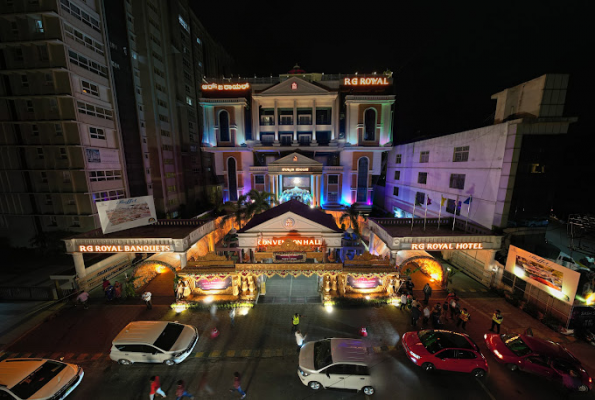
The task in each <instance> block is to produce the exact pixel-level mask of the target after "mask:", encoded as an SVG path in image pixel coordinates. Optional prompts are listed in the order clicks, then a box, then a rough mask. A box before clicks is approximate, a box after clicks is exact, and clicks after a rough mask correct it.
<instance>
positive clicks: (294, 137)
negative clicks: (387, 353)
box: [293, 100, 298, 143]
mask: <svg viewBox="0 0 595 400" xmlns="http://www.w3.org/2000/svg"><path fill="white" fill-rule="evenodd" d="M297 127H298V121H297V100H294V101H293V142H294V143H295V142H297Z"/></svg>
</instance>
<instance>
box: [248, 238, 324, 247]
mask: <svg viewBox="0 0 595 400" xmlns="http://www.w3.org/2000/svg"><path fill="white" fill-rule="evenodd" d="M285 240H287V239H258V242H257V245H258V246H281V245H282V244H283V243H284V242H285ZM291 240H292V241H293V242H294V243H295V244H297V245H300V246H322V239H311V238H303V239H291Z"/></svg>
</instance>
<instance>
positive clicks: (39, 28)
mask: <svg viewBox="0 0 595 400" xmlns="http://www.w3.org/2000/svg"><path fill="white" fill-rule="evenodd" d="M35 32H37V33H43V32H44V29H43V21H42V20H40V19H38V20H35Z"/></svg>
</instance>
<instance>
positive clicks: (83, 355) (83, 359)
mask: <svg viewBox="0 0 595 400" xmlns="http://www.w3.org/2000/svg"><path fill="white" fill-rule="evenodd" d="M87 357H89V354H88V353H83V354H79V356H78V357H77V358H76V360H77V361H85V359H86V358H87Z"/></svg>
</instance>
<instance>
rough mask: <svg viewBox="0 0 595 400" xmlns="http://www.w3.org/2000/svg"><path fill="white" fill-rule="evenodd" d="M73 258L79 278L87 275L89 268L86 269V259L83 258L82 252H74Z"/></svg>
mask: <svg viewBox="0 0 595 400" xmlns="http://www.w3.org/2000/svg"><path fill="white" fill-rule="evenodd" d="M72 259H73V260H74V269H75V270H76V275H77V276H78V277H79V278H84V277H86V276H87V270H86V269H85V260H84V259H83V255H82V253H72Z"/></svg>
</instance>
